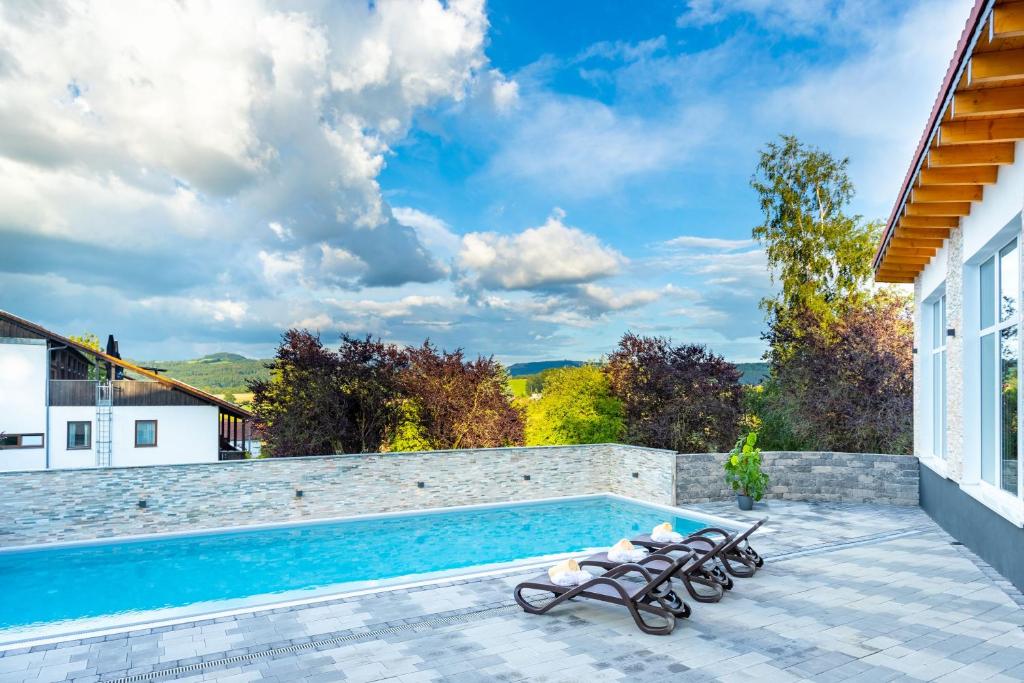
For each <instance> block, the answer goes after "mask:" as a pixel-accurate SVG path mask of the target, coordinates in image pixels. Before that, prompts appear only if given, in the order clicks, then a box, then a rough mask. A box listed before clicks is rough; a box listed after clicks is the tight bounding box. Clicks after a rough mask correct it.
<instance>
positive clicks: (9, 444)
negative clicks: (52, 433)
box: [0, 434, 43, 448]
mask: <svg viewBox="0 0 1024 683" xmlns="http://www.w3.org/2000/svg"><path fill="white" fill-rule="evenodd" d="M42 447H43V435H42V434H0V448H42Z"/></svg>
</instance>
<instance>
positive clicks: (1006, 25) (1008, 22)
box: [992, 2, 1024, 39]
mask: <svg viewBox="0 0 1024 683" xmlns="http://www.w3.org/2000/svg"><path fill="white" fill-rule="evenodd" d="M992 21H993V24H992V35H993V37H994V38H997V39H998V38H1014V37H1017V36H1024V2H1008V3H1006V4H1005V5H997V6H996V8H995V9H994V10H993V11H992Z"/></svg>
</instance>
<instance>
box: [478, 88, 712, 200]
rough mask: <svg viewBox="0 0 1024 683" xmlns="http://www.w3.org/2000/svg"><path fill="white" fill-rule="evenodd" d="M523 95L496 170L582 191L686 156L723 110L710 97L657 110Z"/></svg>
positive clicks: (594, 191)
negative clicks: (707, 102) (639, 111)
mask: <svg viewBox="0 0 1024 683" xmlns="http://www.w3.org/2000/svg"><path fill="white" fill-rule="evenodd" d="M524 102H525V104H524V106H522V107H520V109H521V110H522V111H523V112H524V113H523V115H522V116H521V117H519V118H518V119H517V120H516V121H515V125H513V126H512V127H511V128H510V130H509V131H508V133H507V135H503V136H502V141H501V148H500V150H499V151H498V153H497V154H496V155H495V156H494V158H493V160H492V161H491V166H490V168H489V171H490V173H491V175H492V176H494V177H502V178H507V177H512V178H518V179H524V180H528V181H530V182H531V183H534V184H536V185H538V186H543V187H544V188H545V189H547V190H549V191H556V192H561V193H565V194H571V195H574V196H580V197H589V196H595V195H599V194H602V193H605V192H607V191H608V190H610V189H612V188H615V187H617V186H618V185H620V184H621V183H622V182H624V181H626V180H629V179H632V178H634V177H637V176H641V175H643V174H647V173H651V172H654V171H661V170H664V169H665V168H666V167H669V166H674V165H678V164H680V163H683V162H685V161H686V159H687V158H688V157H689V154H690V152H691V151H692V150H693V149H694V148H695V147H696V146H697V145H698V144H700V143H701V142H703V141H705V140H706V139H707V138H708V137H709V136H710V135H711V133H712V132H713V131H715V130H716V128H717V125H718V120H719V118H720V117H719V116H718V113H717V111H716V108H715V107H714V106H706V105H703V104H695V105H693V106H687V107H681V108H677V107H672V108H671V109H670V110H667V111H666V115H665V116H664V117H650V116H646V115H639V114H637V113H635V112H626V111H623V110H621V109H619V108H616V107H611V106H608V105H606V104H604V103H602V102H599V101H597V100H593V99H585V98H579V97H571V96H553V95H537V96H532V97H527V98H524Z"/></svg>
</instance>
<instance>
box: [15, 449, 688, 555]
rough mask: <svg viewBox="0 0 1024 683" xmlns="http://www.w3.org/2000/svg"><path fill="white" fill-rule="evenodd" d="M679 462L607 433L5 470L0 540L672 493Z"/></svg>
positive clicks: (666, 498) (656, 498)
mask: <svg viewBox="0 0 1024 683" xmlns="http://www.w3.org/2000/svg"><path fill="white" fill-rule="evenodd" d="M674 469H675V453H672V452H671V451H662V450H657V449H649V448H637V447H633V446H624V445H618V444H595V445H587V446H562V447H527V448H499V449H479V450H458V451H432V452H424V453H391V454H369V455H341V456H318V457H308V458H277V459H265V460H247V461H234V462H218V463H206V464H190V465H165V466H153V467H118V468H108V469H83V470H51V471H44V472H5V473H0V546H10V545H23V544H32V543H45V542H53V541H69V540H80V539H88V538H103V537H110V536H123V535H133V534H146V533H156V532H163V531H183V530H194V529H202V528H214V527H226V526H237V525H245V524H259V523H267V522H286V521H292V520H301V519H310V518H324V517H338V516H347V515H359V514H366V513H373V512H391V511H396V510H414V509H423V508H433V507H446V506H452V505H468V504H473V503H495V502H509V501H519V500H531V499H537V498H548V497H556V496H571V495H581V494H589V493H604V492H608V491H615V492H619V493H621V494H623V495H628V496H631V497H635V498H639V499H643V500H648V501H651V502H658V503H667V504H671V503H672V500H673V486H672V483H673V478H674V475H675V472H674ZM633 472H637V474H638V476H637V477H636V478H634V477H633V476H632V474H633ZM526 476H529V477H530V478H529V480H526V479H525V478H524V477H526ZM420 482H422V483H423V486H422V488H420V486H419V483H420ZM297 490H301V491H302V496H301V497H298V496H296V493H295V492H296V491H297ZM139 500H145V501H146V507H145V509H142V508H140V507H139V506H138V502H139Z"/></svg>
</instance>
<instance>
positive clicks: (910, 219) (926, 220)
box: [900, 216, 960, 230]
mask: <svg viewBox="0 0 1024 683" xmlns="http://www.w3.org/2000/svg"><path fill="white" fill-rule="evenodd" d="M900 227H901V228H907V229H910V230H913V229H916V228H925V229H927V230H934V229H936V228H945V229H947V230H952V229H953V228H959V227H960V219H959V218H957V217H956V216H903V217H902V218H900Z"/></svg>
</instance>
